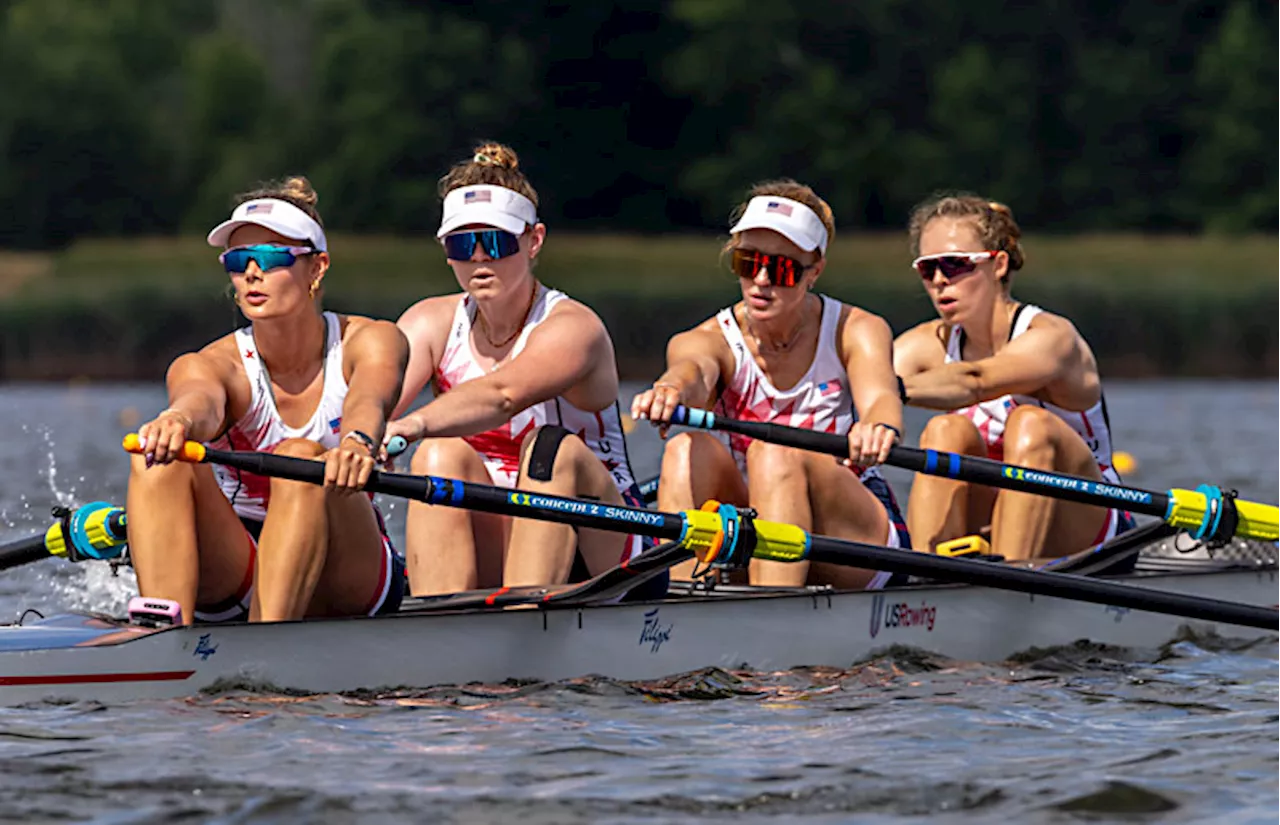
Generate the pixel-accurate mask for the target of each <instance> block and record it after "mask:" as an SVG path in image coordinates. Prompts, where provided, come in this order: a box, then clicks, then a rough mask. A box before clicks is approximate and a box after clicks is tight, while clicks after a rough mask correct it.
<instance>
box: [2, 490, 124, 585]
mask: <svg viewBox="0 0 1280 825" xmlns="http://www.w3.org/2000/svg"><path fill="white" fill-rule="evenodd" d="M53 515H54V517H55V518H56V519H57V521H55V522H54V523H53V524H51V525H49V529H48V530H45V531H44V533H43V534H41V535H38V536H31V537H30V538H25V539H18V540H17V541H13V542H9V543H8V544H5V545H3V546H0V570H8V569H9V568H11V567H20V566H22V565H24V564H29V563H31V562H33V561H40V560H41V559H47V558H49V557H50V556H66V557H67V558H69V559H70V560H71V561H84V560H86V559H97V560H101V561H109V560H111V559H114V558H116V557H118V556H120V555H121V554H122V553H124V550H125V541H126V536H125V528H126V523H127V520H126V519H125V515H124V510H123V509H122V508H120V507H116V506H114V505H111V504H108V503H107V502H105V501H94V502H91V503H89V504H84V505H81V506H80V507H77V508H76V509H74V510H69V509H67V508H65V507H55V508H54V509H53Z"/></svg>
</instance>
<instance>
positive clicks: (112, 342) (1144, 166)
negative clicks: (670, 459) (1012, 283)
mask: <svg viewBox="0 0 1280 825" xmlns="http://www.w3.org/2000/svg"><path fill="white" fill-rule="evenodd" d="M1277 65H1278V60H1277V5H1276V3H1274V2H1258V1H1256V0H1216V1H1215V2H1210V1H1209V0H1130V2H1126V3H1120V4H1117V3H1113V2H1096V1H1095V0H1075V2H1066V1H1065V0H1042V2H1039V3H1034V4H1009V3H1005V2H994V0H966V2H962V3H961V2H955V0H858V2H848V0H844V2H835V1H834V0H809V2H805V3H798V2H787V1H786V0H769V1H768V2H748V0H648V1H647V2H642V0H618V1H617V2H612V3H609V2H581V0H580V1H579V2H568V0H549V1H548V2H543V3H528V2H514V0H470V1H469V2H464V1H463V0H431V1H430V2H411V1H410V0H181V2H174V1H173V0H0V378H47V377H64V376H68V375H91V376H103V377H126V378H128V377H134V378H146V379H149V380H152V379H156V378H159V377H160V375H161V374H162V373H163V367H164V364H166V363H167V362H168V360H169V359H170V358H172V357H173V355H174V354H176V353H177V352H179V351H181V350H183V349H187V348H190V347H194V346H198V345H199V344H201V343H203V342H205V341H207V340H209V339H210V338H211V337H213V336H216V335H218V334H221V333H223V332H226V331H227V330H228V329H230V328H231V327H232V326H234V325H235V324H236V323H237V319H236V316H235V312H234V310H233V309H232V308H231V306H230V304H229V303H228V302H227V301H226V300H225V299H224V298H223V296H222V292H223V290H224V289H225V285H226V283H225V278H224V276H223V275H222V273H221V271H220V269H219V268H218V266H217V264H216V262H215V261H214V259H213V255H212V254H211V253H210V250H209V249H208V248H207V247H206V246H204V244H203V242H202V240H201V236H202V235H203V233H204V232H205V231H207V229H208V228H209V227H210V226H212V225H213V224H214V223H216V222H217V221H219V220H221V219H223V218H224V217H225V215H226V213H227V210H228V208H229V207H230V205H231V203H232V196H233V195H234V193H236V192H240V191H243V190H245V189H247V188H250V187H251V186H252V185H253V184H254V183H256V182H257V181H260V180H263V179H268V178H275V177H279V176H281V175H284V174H291V173H302V174H306V175H307V176H309V177H310V178H311V179H312V181H313V183H314V184H315V186H316V188H317V189H318V191H319V192H320V195H321V201H320V208H321V211H322V212H323V214H324V216H325V222H326V225H327V227H328V229H329V230H330V232H331V235H332V236H333V238H334V242H333V249H334V260H335V269H334V274H333V277H331V278H330V279H329V281H327V282H326V285H327V295H326V301H327V302H328V303H329V304H330V305H331V306H335V307H337V308H339V309H344V310H349V311H364V312H370V313H375V314H379V315H384V316H389V317H395V316H396V315H397V314H398V313H399V312H400V311H402V310H403V309H404V308H405V307H406V306H408V305H409V304H410V303H411V302H412V301H413V300H415V299H416V298H418V297H421V296H423V295H429V294H438V293H440V292H444V291H450V290H453V289H456V284H454V283H453V281H452V278H451V275H450V272H449V270H448V268H447V267H446V266H445V265H444V262H443V260H442V256H441V255H440V253H439V248H438V246H436V245H435V244H434V240H433V238H434V228H435V226H436V225H437V222H438V220H439V203H438V197H437V194H436V186H437V180H438V178H439V177H440V175H441V174H443V173H444V172H445V170H446V169H447V168H448V167H449V165H450V164H452V163H454V162H456V161H458V160H461V159H463V158H465V157H467V156H468V155H469V153H470V150H471V148H472V146H473V145H474V144H475V143H476V142H477V141H478V140H481V139H497V140H501V141H503V142H505V143H508V144H510V145H512V146H513V147H515V148H516V150H517V151H519V152H520V156H521V164H522V166H523V168H524V169H525V170H526V172H527V173H528V174H529V175H530V177H531V178H532V180H533V182H534V184H535V186H536V187H537V188H538V190H539V193H540V195H541V198H542V206H541V210H540V212H541V216H542V218H543V219H544V220H545V221H546V222H547V223H548V224H549V226H550V230H551V234H550V241H549V243H548V246H547V250H546V255H545V260H543V261H542V263H541V265H540V268H539V275H540V276H541V277H543V278H544V279H545V280H547V281H548V283H551V284H553V285H555V286H559V287H561V288H564V289H566V290H568V291H570V292H571V293H572V294H574V295H575V296H576V297H579V298H581V299H583V300H584V301H586V302H587V303H589V304H591V305H592V306H594V307H595V308H596V309H597V311H599V312H600V314H601V315H602V317H604V319H605V321H606V323H608V324H609V325H610V328H611V330H612V331H613V334H614V336H615V339H617V340H618V342H619V346H618V350H619V357H620V359H621V360H622V361H623V366H624V371H625V372H627V373H628V374H631V375H637V376H647V375H648V374H649V373H650V372H651V371H652V370H653V369H654V368H655V366H656V363H655V359H657V360H658V361H660V359H661V353H662V350H663V343H664V342H665V340H666V337H667V336H668V335H670V334H671V333H672V332H674V331H675V330H676V329H679V328H680V327H681V326H682V325H687V324H690V323H694V322H696V321H698V320H700V319H701V318H703V317H706V316H707V315H709V314H711V313H712V312H713V311H714V309H715V308H716V307H717V306H719V305H722V304H723V303H727V302H728V301H730V300H732V299H733V297H734V294H735V291H736V289H735V285H734V282H733V279H732V278H731V277H729V276H728V275H727V274H726V273H724V272H723V271H720V270H718V269H717V258H716V252H717V249H718V245H717V242H716V241H715V240H714V238H713V237H712V236H713V235H714V234H715V233H720V234H723V233H724V231H725V227H726V220H727V217H728V213H729V211H730V209H731V208H732V207H733V206H734V205H735V204H736V203H737V202H738V201H739V200H741V198H742V196H743V194H744V193H745V191H746V189H747V187H749V185H750V184H751V183H752V182H754V181H757V180H761V179H765V178H772V177H778V176H782V175H786V176H791V177H795V178H797V179H799V180H802V181H804V182H806V183H810V184H811V185H813V186H814V187H815V188H816V189H817V190H818V191H819V192H820V193H821V194H822V195H823V196H824V197H825V198H827V199H828V200H829V201H830V203H831V204H832V206H833V207H834V210H835V213H836V219H837V226H838V233H837V243H836V246H835V247H834V248H833V250H832V255H831V258H832V265H831V266H830V267H829V268H828V275H827V276H825V278H824V283H823V288H824V289H826V290H827V291H829V292H831V293H832V294H834V295H836V296H837V297H840V298H843V299H845V300H850V301H854V302H857V303H859V304H862V305H864V306H867V307H868V308H871V309H872V310H874V311H877V312H880V313H882V314H884V315H885V316H886V317H887V318H889V320H890V322H891V323H892V324H893V325H894V327H895V329H898V330H901V329H903V328H905V327H906V326H908V325H910V324H913V323H915V322H917V321H919V320H921V319H922V318H924V317H927V316H928V315H929V314H930V312H931V309H930V307H929V305H928V302H927V301H926V300H925V299H924V296H923V292H922V291H921V290H920V288H919V284H918V279H917V278H915V277H914V276H913V275H911V273H910V271H909V270H907V269H906V261H907V257H908V252H907V249H906V240H905V232H904V231H903V230H904V226H905V222H906V217H907V214H908V212H909V210H910V208H911V206H912V205H913V204H915V203H916V202H918V201H920V200H921V199H923V198H924V197H926V196H927V195H929V194H930V193H931V192H932V191H935V190H937V189H940V188H945V189H972V190H976V191H979V192H981V193H983V194H986V195H988V196H990V197H993V198H997V199H1000V200H1003V201H1005V202H1007V203H1009V204H1010V205H1011V206H1012V207H1013V208H1014V210H1015V213H1016V214H1017V216H1018V218H1019V220H1020V222H1021V223H1022V224H1023V227H1024V229H1025V230H1026V232H1027V248H1028V252H1029V268H1028V270H1027V271H1026V272H1025V273H1023V274H1022V275H1020V276H1019V280H1018V284H1017V287H1016V288H1017V292H1018V295H1019V296H1020V297H1023V298H1026V299H1029V300H1036V301H1039V302H1041V303H1043V304H1044V305H1046V306H1048V307H1049V308H1051V309H1055V310H1057V311H1060V312H1064V313H1066V314H1068V315H1069V316H1071V317H1072V318H1073V319H1074V320H1076V322H1077V324H1078V325H1079V326H1080V327H1081V329H1082V331H1084V332H1085V333H1086V335H1087V336H1088V337H1089V338H1090V341H1091V342H1093V343H1094V346H1095V349H1096V350H1097V351H1098V352H1099V355H1100V357H1101V358H1102V359H1103V361H1104V366H1105V367H1106V368H1107V369H1109V370H1113V371H1122V372H1127V373H1129V374H1152V373H1160V374H1170V373H1184V374H1215V375H1217V374H1238V375H1271V376H1274V374H1275V371H1276V338H1277V333H1276V286H1277V278H1276V272H1277V270H1276V266H1277V242H1276V230H1277V220H1278V209H1277V192H1278V187H1280V184H1278V180H1277V165H1278V163H1277V160H1278V151H1277V145H1278V144H1277V120H1278V117H1280V113H1278V100H1280V94H1278V89H1277V84H1278V78H1277ZM69 332H70V333H73V334H69Z"/></svg>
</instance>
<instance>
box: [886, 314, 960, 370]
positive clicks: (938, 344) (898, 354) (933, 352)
mask: <svg viewBox="0 0 1280 825" xmlns="http://www.w3.org/2000/svg"><path fill="white" fill-rule="evenodd" d="M938 327H939V322H938V321H925V322H924V323H923V324H917V325H916V326H914V327H912V328H911V329H909V330H907V331H906V332H904V333H902V334H901V335H899V336H898V338H897V340H895V341H894V342H893V371H894V372H896V373H897V374H898V375H901V376H902V377H903V378H906V377H908V376H911V375H915V374H916V373H920V372H924V371H925V370H931V369H933V368H934V367H940V366H942V364H943V363H944V362H945V361H946V358H947V350H946V347H944V346H943V344H942V339H941V338H939V337H938V335H939V330H938Z"/></svg>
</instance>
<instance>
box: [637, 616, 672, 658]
mask: <svg viewBox="0 0 1280 825" xmlns="http://www.w3.org/2000/svg"><path fill="white" fill-rule="evenodd" d="M674 627H675V623H674V622H673V623H672V624H668V625H664V624H662V623H661V622H660V621H658V608H656V607H655V608H654V609H653V610H650V611H649V612H647V613H645V614H644V626H643V627H641V628H640V644H642V645H644V644H647V645H649V652H650V653H657V652H658V648H660V647H662V643H663V642H665V641H666V640H667V639H670V638H671V629H672V628H674Z"/></svg>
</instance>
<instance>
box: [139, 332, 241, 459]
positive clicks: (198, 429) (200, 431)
mask: <svg viewBox="0 0 1280 825" xmlns="http://www.w3.org/2000/svg"><path fill="white" fill-rule="evenodd" d="M214 346H216V345H210V347H206V348H205V349H203V350H201V351H200V352H189V353H187V354H186V355H181V356H178V358H176V359H175V360H174V362H173V363H172V364H170V365H169V371H168V373H167V374H166V376H165V383H166V384H167V385H168V388H169V406H168V408H167V409H165V410H164V411H163V412H161V413H160V415H158V416H156V417H155V418H154V419H153V420H151V421H148V422H147V423H145V424H143V425H142V426H141V427H139V428H138V435H139V437H140V438H141V439H142V444H143V451H144V453H146V455H147V457H148V460H149V461H151V462H152V463H155V464H167V463H168V462H170V461H172V460H174V459H175V458H176V457H177V456H178V454H179V453H180V452H181V450H182V443H183V442H184V441H186V440H188V439H193V440H196V441H209V440H212V439H213V438H214V437H215V436H217V435H218V433H220V432H222V427H223V422H224V421H225V419H226V416H227V384H228V382H229V381H230V375H229V371H228V370H227V369H226V368H225V365H224V364H222V363H221V362H220V361H219V359H218V355H217V353H216V351H215V350H213V347H214Z"/></svg>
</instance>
